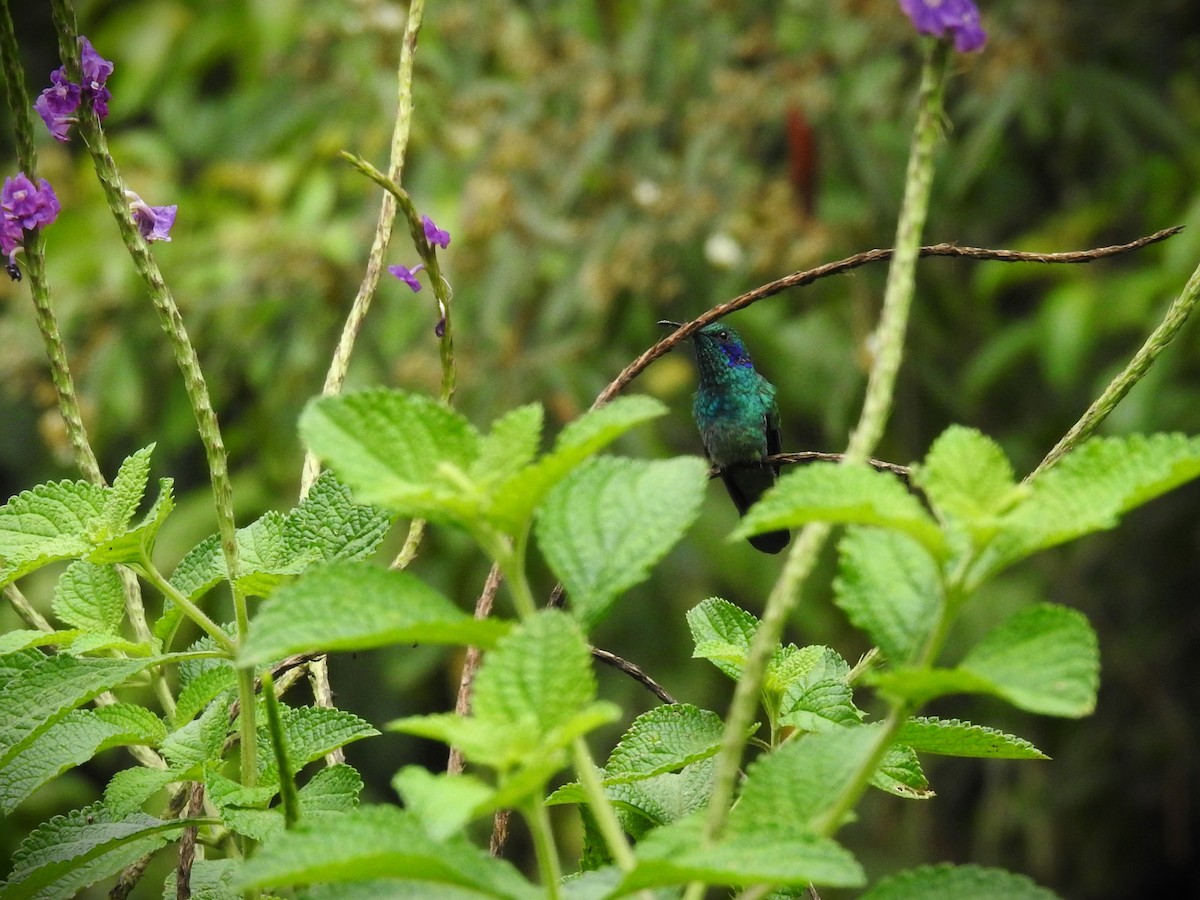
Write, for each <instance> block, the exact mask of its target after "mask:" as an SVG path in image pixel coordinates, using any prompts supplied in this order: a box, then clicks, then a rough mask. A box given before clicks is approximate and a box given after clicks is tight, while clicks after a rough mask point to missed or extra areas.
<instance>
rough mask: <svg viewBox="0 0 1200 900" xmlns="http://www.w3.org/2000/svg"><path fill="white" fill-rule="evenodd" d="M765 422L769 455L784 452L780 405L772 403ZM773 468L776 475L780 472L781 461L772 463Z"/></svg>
mask: <svg viewBox="0 0 1200 900" xmlns="http://www.w3.org/2000/svg"><path fill="white" fill-rule="evenodd" d="M764 424H765V425H766V432H767V456H774V455H775V454H776V453H782V452H783V443H782V441H781V440H780V437H779V407H778V406H776V405H775V404H771V409H770V410H769V411H768V412H767V417H766V422H765V423H764ZM771 468H772V469H774V470H775V474H776V475H778V474H779V463H774V464H772V466H771Z"/></svg>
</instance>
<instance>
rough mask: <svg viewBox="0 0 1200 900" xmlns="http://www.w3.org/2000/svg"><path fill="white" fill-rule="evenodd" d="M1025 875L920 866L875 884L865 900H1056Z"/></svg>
mask: <svg viewBox="0 0 1200 900" xmlns="http://www.w3.org/2000/svg"><path fill="white" fill-rule="evenodd" d="M1057 896H1058V895H1057V894H1055V893H1054V892H1053V891H1048V890H1046V888H1043V887H1039V886H1038V885H1036V884H1034V883H1033V882H1032V881H1030V880H1029V879H1028V878H1026V877H1025V876H1024V875H1015V874H1013V873H1012V872H1005V871H1004V870H1003V869H985V868H983V867H982V866H973V865H966V866H952V865H949V864H942V865H937V866H921V867H920V868H916V869H909V870H908V871H906V872H899V873H897V874H895V875H889V876H888V877H886V878H882V879H880V880H879V881H878V882H876V883H875V884H874V885H873V886H872V887H871V889H870V890H869V891H867V892H866V893H865V894H863V895H862V900H964V898H967V897H969V898H970V900H1056V898H1057Z"/></svg>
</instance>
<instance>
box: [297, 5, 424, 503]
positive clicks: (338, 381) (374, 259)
mask: <svg viewBox="0 0 1200 900" xmlns="http://www.w3.org/2000/svg"><path fill="white" fill-rule="evenodd" d="M424 15H425V0H411V2H410V3H409V5H408V21H407V22H406V24H405V27H404V38H403V43H402V44H401V46H400V63H399V69H398V71H397V81H398V93H397V97H396V125H395V127H394V128H393V129H392V148H391V158H390V159H389V160H388V175H387V177H388V179H389V180H390V181H392V182H393V183H396V184H398V183H399V182H400V175H401V173H402V172H403V171H404V157H405V154H406V153H407V151H408V136H409V132H410V131H411V128H412V113H413V99H412V80H413V57H414V55H415V53H416V49H417V35H418V34H419V33H420V31H421V20H422V18H423V17H424ZM395 219H396V200H395V197H394V196H393V195H392V194H391V193H390V192H388V193H385V194H384V195H383V200H382V202H381V203H380V208H379V222H378V224H377V225H376V226H375V238H374V240H373V241H372V243H371V251H370V253H369V255H368V256H367V270H366V272H364V273H363V280H362V283H361V284H360V285H359V287H358V293H357V294H356V295H355V297H354V302H353V303H352V304H351V305H350V313H349V314H348V315H347V317H346V324H345V325H344V326H343V327H342V335H341V337H340V338H339V340H338V344H337V347H336V349H335V350H334V352H333V359H332V360H331V361H330V363H329V371H328V372H327V373H326V375H325V385H324V387H323V388H322V390H321V393H322V394H324V395H325V396H329V395H330V394H337V393H339V392H340V391H341V389H342V384H343V383H344V382H345V380H346V372H347V371H348V370H349V368H350V356H351V354H353V352H354V343H355V341H356V340H357V339H358V333H359V331H360V330H361V329H362V325H363V322H364V321H365V320H366V318H367V310H369V309H370V307H371V300H372V299H373V298H374V296H375V289H376V287H378V285H379V276H380V275H381V274H382V272H383V257H384V254H386V253H387V248H388V243H389V242H390V241H391V237H392V224H393V222H394V221H395ZM320 471H321V466H320V463H319V462H318V461H317V458H316V457H315V456H314V455H313V454H312V453H311V452H308V453H306V454H305V457H304V471H303V473H302V475H301V478H300V496H301V498H303V497H304V496H305V495H307V494H308V491H309V488H311V487H312V485H313V482H314V481H316V480H317V476H318V475H319V474H320Z"/></svg>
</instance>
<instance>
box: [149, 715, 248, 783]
mask: <svg viewBox="0 0 1200 900" xmlns="http://www.w3.org/2000/svg"><path fill="white" fill-rule="evenodd" d="M231 702H232V698H230V697H226V698H225V699H224V700H223V701H222V700H218V701H217V702H216V703H213V704H211V705H210V706H209V707H208V709H206V710H205V711H204V712H203V713H201V715H200V717H199V718H198V719H193V720H192V721H190V722H188V723H187V724H186V725H184V726H182V727H180V728H177V729H175V730H174V731H172V732H171V733H170V734H168V735H167V736H166V737H165V738H163V740H162V743H161V744H160V745H159V749H160V750H161V751H162V755H163V757H164V758H165V759H166V760H167V762H169V763H170V764H171V768H173V769H176V770H178V771H180V772H188V773H189V775H191V774H192V773H194V772H198V771H199V769H198V767H201V766H203V765H204V764H205V763H211V762H218V761H219V760H220V757H221V748H222V745H223V744H224V741H225V736H226V735H227V734H228V733H229V727H230V725H229V706H230V703H231ZM192 777H194V776H192Z"/></svg>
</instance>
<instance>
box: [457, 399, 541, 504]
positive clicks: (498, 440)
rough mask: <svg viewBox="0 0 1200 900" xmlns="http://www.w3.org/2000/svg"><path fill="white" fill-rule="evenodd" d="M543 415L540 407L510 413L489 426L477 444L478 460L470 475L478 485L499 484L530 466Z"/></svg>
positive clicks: (537, 404)
mask: <svg viewBox="0 0 1200 900" xmlns="http://www.w3.org/2000/svg"><path fill="white" fill-rule="evenodd" d="M543 416H544V413H543V411H542V406H541V404H540V403H530V404H528V405H527V406H518V407H517V408H516V409H512V410H509V411H508V412H507V413H505V414H504V415H503V416H501V417H500V418H499V419H497V420H496V421H495V422H493V423H492V430H491V431H489V432H488V433H487V435H486V436H484V437H483V438H482V439H480V441H479V456H478V458H477V459H476V460H475V462H474V464H473V465H472V466H471V469H470V471H469V472H468V473H467V474H468V475H470V477H471V479H472V480H473V481H476V482H478V483H479V484H498V483H500V482H501V481H503V480H505V479H506V478H509V477H511V476H512V475H514V474H516V473H517V472H519V471H520V470H521V469H523V468H525V466H527V465H529V464H530V463H532V462H533V460H534V457H536V456H537V451H538V442H539V441H540V440H541V437H542V418H543Z"/></svg>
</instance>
